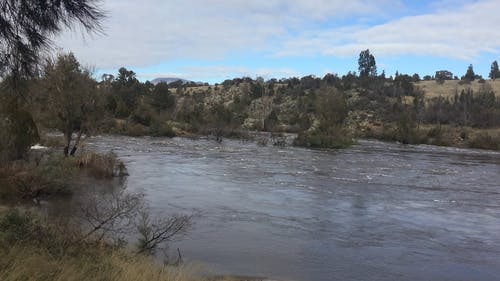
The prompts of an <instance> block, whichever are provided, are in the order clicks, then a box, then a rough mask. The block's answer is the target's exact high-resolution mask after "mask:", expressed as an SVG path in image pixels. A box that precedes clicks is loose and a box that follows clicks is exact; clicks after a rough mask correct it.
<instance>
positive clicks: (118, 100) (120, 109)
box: [108, 67, 142, 118]
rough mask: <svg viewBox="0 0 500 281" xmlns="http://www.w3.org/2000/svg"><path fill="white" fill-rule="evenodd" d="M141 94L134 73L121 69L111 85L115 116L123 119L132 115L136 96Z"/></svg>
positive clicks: (136, 102) (139, 84)
mask: <svg viewBox="0 0 500 281" xmlns="http://www.w3.org/2000/svg"><path fill="white" fill-rule="evenodd" d="M141 92H142V89H141V83H140V82H139V80H137V78H136V74H135V72H134V71H132V70H128V69H126V68H125V67H121V68H120V69H119V70H118V76H117V77H116V78H115V80H114V81H113V83H112V94H113V97H114V102H115V108H114V109H115V115H116V116H118V117H122V118H124V117H128V116H129V115H130V114H132V112H134V110H135V109H136V107H137V105H138V96H139V94H140V93H141ZM108 106H110V105H109V104H108Z"/></svg>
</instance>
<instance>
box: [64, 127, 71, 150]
mask: <svg viewBox="0 0 500 281" xmlns="http://www.w3.org/2000/svg"><path fill="white" fill-rule="evenodd" d="M71 135H72V134H71V132H69V133H68V132H67V133H66V134H64V137H65V138H66V146H64V156H68V154H69V145H70V143H71Z"/></svg>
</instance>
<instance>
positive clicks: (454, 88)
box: [415, 79, 500, 99]
mask: <svg viewBox="0 0 500 281" xmlns="http://www.w3.org/2000/svg"><path fill="white" fill-rule="evenodd" d="M459 82H460V81H459V80H446V81H444V83H443V84H438V83H436V81H420V82H418V83H415V85H416V86H417V87H419V88H420V89H422V90H423V91H424V92H425V96H426V98H428V99H431V98H433V97H438V96H443V97H452V96H453V95H455V93H456V92H458V93H460V92H461V91H462V90H466V89H468V88H471V89H472V90H473V91H474V92H475V93H476V92H478V91H479V89H480V88H481V87H482V86H483V85H490V86H491V89H492V90H493V91H494V92H495V95H496V96H497V97H500V79H498V80H495V81H493V80H486V82H485V83H484V84H481V83H479V82H478V81H477V80H476V81H473V82H471V83H470V84H462V85H460V84H459Z"/></svg>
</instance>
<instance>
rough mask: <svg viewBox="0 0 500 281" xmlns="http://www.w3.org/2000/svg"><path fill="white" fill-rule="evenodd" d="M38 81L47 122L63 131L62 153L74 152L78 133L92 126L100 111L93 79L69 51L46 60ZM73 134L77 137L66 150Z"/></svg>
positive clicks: (101, 111) (81, 133) (84, 131)
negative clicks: (71, 146)
mask: <svg viewBox="0 0 500 281" xmlns="http://www.w3.org/2000/svg"><path fill="white" fill-rule="evenodd" d="M42 84H43V89H44V92H45V94H46V99H45V102H46V104H45V108H46V109H47V112H46V113H47V115H48V120H49V121H48V125H49V126H51V127H54V128H56V129H58V130H60V131H61V132H62V133H63V134H64V138H65V147H64V155H66V156H67V155H68V154H70V155H74V154H75V152H76V150H77V148H78V145H79V143H80V140H81V137H82V135H83V134H89V133H90V132H91V130H92V129H94V128H95V126H96V123H97V121H98V120H99V118H100V117H102V115H103V112H104V109H103V108H102V106H101V104H102V103H101V101H100V97H99V95H98V93H97V82H96V81H95V80H94V79H93V78H92V76H91V74H90V72H89V71H88V70H86V69H84V68H82V67H81V66H80V64H79V63H78V61H77V60H76V58H75V56H74V55H73V54H72V53H69V54H61V55H59V56H58V57H57V59H56V60H48V61H47V64H46V65H45V67H44V75H43V80H42ZM73 134H76V135H77V137H76V140H75V141H74V145H73V148H72V149H71V151H70V150H69V148H70V144H71V141H72V138H73Z"/></svg>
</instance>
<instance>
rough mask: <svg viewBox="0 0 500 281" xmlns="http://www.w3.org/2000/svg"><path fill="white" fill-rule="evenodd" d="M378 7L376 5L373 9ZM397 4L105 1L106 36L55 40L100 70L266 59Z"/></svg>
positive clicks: (385, 0)
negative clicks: (235, 57) (286, 45)
mask: <svg viewBox="0 0 500 281" xmlns="http://www.w3.org/2000/svg"><path fill="white" fill-rule="evenodd" d="M374 3H376V4H374ZM381 4H385V5H388V6H391V7H399V6H401V5H400V1H399V0H381V1H370V0H352V1H341V0H296V1H288V0H254V1H247V0H184V1H180V0H171V1H163V0H147V1H141V2H140V3H138V2H136V1H130V0H129V1H125V0H107V1H105V2H104V9H106V10H107V11H108V14H109V17H108V18H107V19H106V20H105V22H104V24H103V25H104V28H105V32H106V34H107V35H106V36H94V37H93V38H87V39H86V40H85V42H82V40H81V35H80V34H75V33H71V32H67V33H65V34H64V35H63V36H61V37H60V38H59V39H57V40H56V41H58V42H59V45H60V46H61V47H63V48H64V49H68V50H72V51H74V52H75V53H76V54H77V56H78V57H79V58H81V59H83V60H84V61H86V62H88V63H91V64H94V65H96V66H97V67H98V68H116V67H119V66H122V65H128V66H134V67H144V66H147V65H151V64H155V63H158V62H161V61H165V60H173V59H193V60H196V59H208V60H210V59H220V58H224V57H225V56H227V55H231V54H237V53H247V52H268V51H269V50H271V49H273V48H275V47H276V46H277V45H279V44H280V42H282V40H284V39H285V38H287V37H288V36H290V33H295V32H297V31H300V30H301V29H302V28H304V27H307V26H314V25H317V24H321V23H323V22H326V21H332V20H335V19H337V18H348V17H351V16H368V15H372V14H376V15H379V16H380V17H382V16H387V14H386V13H384V11H385V10H386V9H384V8H383V6H382V5H381Z"/></svg>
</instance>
